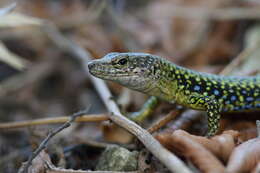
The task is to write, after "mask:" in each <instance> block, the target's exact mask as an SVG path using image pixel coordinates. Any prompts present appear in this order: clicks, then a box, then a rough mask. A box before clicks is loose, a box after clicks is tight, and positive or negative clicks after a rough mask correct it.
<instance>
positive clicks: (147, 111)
mask: <svg viewBox="0 0 260 173" xmlns="http://www.w3.org/2000/svg"><path fill="white" fill-rule="evenodd" d="M158 104H159V99H158V98H157V97H155V96H151V97H150V98H149V99H148V100H147V101H146V102H145V104H144V105H143V106H142V108H141V109H140V110H139V111H138V112H133V113H132V114H131V115H130V119H131V120H133V121H134V122H137V123H142V122H143V121H144V120H145V119H146V118H147V117H149V116H150V115H151V114H152V113H153V111H154V110H155V108H156V107H157V105H158Z"/></svg>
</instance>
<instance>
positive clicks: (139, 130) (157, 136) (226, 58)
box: [0, 0, 260, 173]
mask: <svg viewBox="0 0 260 173" xmlns="http://www.w3.org/2000/svg"><path fill="white" fill-rule="evenodd" d="M0 2H1V3H0V4H1V7H2V9H1V10H0V18H1V20H0V27H1V30H0V39H1V41H0V82H1V83H0V107H1V109H0V121H1V123H0V155H1V157H0V172H3V173H13V172H18V171H19V172H30V173H44V172H46V173H90V172H94V173H110V172H111V173H112V172H113V173H117V172H118V173H119V172H121V173H122V172H127V173H128V172H129V173H130V172H131V173H134V172H169V171H170V172H174V173H186V172H187V173H192V172H202V173H221V172H227V173H240V172H241V173H247V172H248V173H258V172H260V171H259V170H260V158H259V156H260V151H259V148H260V147H259V146H260V143H259V128H258V130H257V128H256V123H255V122H256V120H257V119H259V118H258V117H259V116H258V115H259V112H257V111H256V112H241V113H229V114H223V116H222V120H221V131H220V133H219V134H218V135H217V136H215V137H213V138H210V139H208V138H206V137H203V135H204V134H205V132H206V128H207V127H206V119H205V116H203V113H201V112H197V111H193V110H183V109H179V108H178V107H177V106H176V105H170V104H168V103H165V102H162V103H161V105H160V107H158V108H157V109H156V111H155V112H154V113H153V114H154V116H153V117H152V118H150V119H148V120H146V121H145V122H144V123H143V124H141V125H137V124H135V123H133V122H131V121H130V120H128V119H127V118H125V116H124V115H127V114H128V112H133V111H137V110H138V109H140V107H141V105H142V104H143V103H144V101H145V100H146V98H147V96H144V95H143V94H140V93H137V92H134V91H130V90H128V89H125V88H123V87H121V86H118V85H116V84H113V83H107V84H106V83H105V82H104V81H101V80H99V79H96V78H93V77H92V76H90V75H89V74H88V69H87V63H88V61H89V60H91V59H94V58H100V57H102V56H103V55H105V54H107V53H109V52H126V51H137V52H149V53H153V54H158V55H161V56H163V57H165V58H167V59H169V60H171V61H173V62H175V63H177V64H180V65H182V66H186V67H188V68H192V69H196V70H199V71H206V72H210V73H220V74H224V75H230V74H232V75H256V74H258V73H259V64H260V58H259V55H260V49H259V45H260V44H259V43H260V32H259V31H260V25H259V23H258V22H259V20H260V13H259V9H260V3H259V2H257V1H249V0H244V1H232V0H219V1H215V0H196V1H189V0H162V1H155V0H141V1H140V0H139V1H138V0H132V1H125V0H90V1H83V0H76V1H68V0H63V1H54V0H50V1H41V0H37V1H32V0H24V1H21V2H19V3H17V4H16V6H15V4H8V3H10V2H9V1H6V2H5V1H0ZM88 107H90V109H89V110H88V111H87V112H83V113H82V112H80V110H85V109H86V108H88ZM72 114H73V115H74V116H68V115H72ZM75 115H77V116H75ZM118 125H119V126H118ZM68 126H69V127H68ZM61 127H62V128H61ZM65 127H67V128H66V129H65ZM129 132H130V133H129ZM50 136H51V137H50ZM158 141H159V142H160V143H159V142H158ZM166 148H167V150H166ZM104 151H105V152H104ZM106 154H108V155H106ZM109 154H111V155H109ZM104 158H110V159H107V160H102V159H104ZM26 161H27V162H26ZM124 161H127V162H124ZM121 162H122V163H121ZM101 163H104V164H107V165H102V166H100V164H101ZM119 164H120V165H119ZM97 165H99V166H97ZM104 167H105V168H106V169H103V168H104ZM119 168H120V169H119Z"/></svg>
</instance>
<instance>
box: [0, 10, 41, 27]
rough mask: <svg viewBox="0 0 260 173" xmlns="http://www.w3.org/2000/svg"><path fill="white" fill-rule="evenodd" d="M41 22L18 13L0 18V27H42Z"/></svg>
mask: <svg viewBox="0 0 260 173" xmlns="http://www.w3.org/2000/svg"><path fill="white" fill-rule="evenodd" d="M42 24H43V20H41V19H38V18H35V17H30V16H26V15H24V14H20V13H10V14H6V15H4V16H0V27H17V26H24V25H42Z"/></svg>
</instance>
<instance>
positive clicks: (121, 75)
mask: <svg viewBox="0 0 260 173" xmlns="http://www.w3.org/2000/svg"><path fill="white" fill-rule="evenodd" d="M158 61H159V58H158V57H157V56H154V55H151V54H147V53H132V52H131V53H109V54H107V55H106V56H104V57H103V58H101V59H97V60H93V61H91V62H89V64H88V68H89V72H90V73H91V74H92V75H94V76H96V77H98V78H101V79H105V80H110V81H114V82H116V83H119V84H121V85H124V86H126V87H128V88H131V89H135V90H139V91H143V92H145V90H149V88H152V87H153V86H154V85H155V83H156V80H157V77H156V73H155V72H156V69H158V66H159V63H158Z"/></svg>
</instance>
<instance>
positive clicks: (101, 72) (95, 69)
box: [88, 62, 131, 79]
mask: <svg viewBox="0 0 260 173" xmlns="http://www.w3.org/2000/svg"><path fill="white" fill-rule="evenodd" d="M88 68H89V72H90V74H92V75H93V76H96V77H98V78H106V79H109V78H110V79H112V78H113V77H117V78H118V77H128V76H131V75H129V74H128V73H125V72H123V71H117V70H116V69H113V70H111V69H110V70H106V68H102V67H99V66H97V65H95V64H94V63H92V62H90V63H89V64H88Z"/></svg>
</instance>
